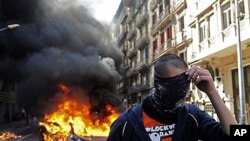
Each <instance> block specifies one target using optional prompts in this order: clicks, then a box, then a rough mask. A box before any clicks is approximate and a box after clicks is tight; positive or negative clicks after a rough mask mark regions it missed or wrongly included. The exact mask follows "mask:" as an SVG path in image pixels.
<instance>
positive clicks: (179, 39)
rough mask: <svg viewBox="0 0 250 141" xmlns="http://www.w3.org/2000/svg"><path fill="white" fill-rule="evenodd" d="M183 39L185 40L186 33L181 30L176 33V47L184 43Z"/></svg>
mask: <svg viewBox="0 0 250 141" xmlns="http://www.w3.org/2000/svg"><path fill="white" fill-rule="evenodd" d="M185 41H186V33H185V32H183V31H182V32H179V33H177V35H176V40H175V44H176V48H179V47H182V46H183V45H185Z"/></svg>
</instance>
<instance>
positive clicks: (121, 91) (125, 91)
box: [119, 86, 128, 93]
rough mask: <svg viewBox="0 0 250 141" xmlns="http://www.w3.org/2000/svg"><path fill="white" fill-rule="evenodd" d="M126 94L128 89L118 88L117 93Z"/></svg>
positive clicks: (124, 87)
mask: <svg viewBox="0 0 250 141" xmlns="http://www.w3.org/2000/svg"><path fill="white" fill-rule="evenodd" d="M127 92H128V87H126V86H122V87H120V88H119V93H127Z"/></svg>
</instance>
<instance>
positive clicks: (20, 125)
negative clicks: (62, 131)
mask: <svg viewBox="0 0 250 141" xmlns="http://www.w3.org/2000/svg"><path fill="white" fill-rule="evenodd" d="M6 131H9V132H13V133H15V134H16V135H21V138H19V139H16V140H11V141H39V135H38V133H39V128H38V122H30V124H29V125H26V122H25V121H18V122H12V123H8V124H0V133H2V132H6ZM105 140H106V138H105V137H94V138H93V139H92V140H91V141H105ZM0 141H3V140H1V139H0Z"/></svg>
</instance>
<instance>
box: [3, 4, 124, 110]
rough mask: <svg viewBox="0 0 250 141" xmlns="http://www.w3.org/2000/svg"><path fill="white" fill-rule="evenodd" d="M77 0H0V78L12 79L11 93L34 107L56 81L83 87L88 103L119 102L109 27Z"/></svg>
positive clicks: (118, 57) (44, 102) (117, 57)
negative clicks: (13, 88) (14, 88)
mask: <svg viewBox="0 0 250 141" xmlns="http://www.w3.org/2000/svg"><path fill="white" fill-rule="evenodd" d="M79 1H80V0H78V1H77V0H1V1H0V6H1V7H0V10H1V11H0V12H1V14H0V16H1V17H0V18H1V24H0V26H1V27H4V26H6V25H8V24H12V23H17V24H20V25H21V26H20V27H19V28H17V29H14V30H6V31H3V32H0V46H1V48H0V52H1V53H0V55H1V60H0V61H1V62H0V70H1V76H0V77H1V78H2V79H3V78H4V77H6V79H8V80H10V81H11V82H12V81H13V82H16V81H17V82H18V86H17V98H18V102H19V104H20V105H22V106H24V107H25V108H26V109H27V110H29V112H30V113H36V114H38V113H40V111H43V110H44V109H45V107H47V106H48V105H53V103H49V101H50V100H51V99H53V98H55V97H57V96H56V93H58V91H59V90H58V84H60V83H63V84H65V85H67V86H69V87H78V88H80V89H83V90H84V91H85V92H86V93H87V95H86V97H88V98H89V101H90V103H92V105H93V107H92V108H93V109H96V110H98V109H101V108H105V107H104V106H103V105H105V104H111V105H114V106H119V104H120V103H119V102H118V101H117V99H118V98H117V96H116V83H117V80H118V79H119V73H118V71H117V70H118V69H117V68H119V65H120V63H121V62H122V53H121V52H120V51H119V50H118V49H117V48H116V47H115V46H113V45H112V44H111V42H110V34H109V27H108V26H106V25H104V24H101V23H99V22H98V21H97V20H96V19H95V18H93V17H92V16H91V14H90V13H89V11H88V9H87V8H86V7H87V5H81V4H79Z"/></svg>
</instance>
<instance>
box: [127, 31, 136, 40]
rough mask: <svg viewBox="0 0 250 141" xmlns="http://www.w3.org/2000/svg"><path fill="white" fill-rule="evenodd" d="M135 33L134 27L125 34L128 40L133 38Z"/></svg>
mask: <svg viewBox="0 0 250 141" xmlns="http://www.w3.org/2000/svg"><path fill="white" fill-rule="evenodd" d="M135 35H136V30H135V29H134V28H133V29H131V30H129V32H128V36H127V38H128V40H131V39H133V37H135Z"/></svg>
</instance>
